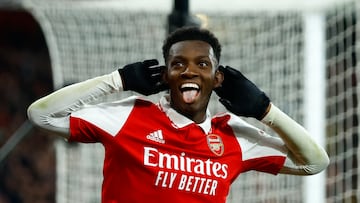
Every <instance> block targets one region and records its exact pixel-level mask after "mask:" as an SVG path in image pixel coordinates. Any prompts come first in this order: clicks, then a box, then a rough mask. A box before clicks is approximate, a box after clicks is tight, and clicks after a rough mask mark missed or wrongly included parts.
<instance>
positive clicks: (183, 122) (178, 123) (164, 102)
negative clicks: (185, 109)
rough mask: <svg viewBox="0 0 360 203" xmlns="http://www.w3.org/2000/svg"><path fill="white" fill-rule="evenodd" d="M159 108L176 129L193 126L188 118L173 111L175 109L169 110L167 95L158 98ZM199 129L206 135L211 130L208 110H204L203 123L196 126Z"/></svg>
mask: <svg viewBox="0 0 360 203" xmlns="http://www.w3.org/2000/svg"><path fill="white" fill-rule="evenodd" d="M159 105H160V108H161V109H162V111H163V112H165V114H166V115H167V116H168V117H169V119H170V120H171V121H172V123H173V124H174V127H176V128H182V127H185V126H187V125H190V124H193V123H194V121H192V120H190V119H189V118H187V117H185V116H183V115H182V114H180V113H178V112H177V111H175V109H173V108H171V106H170V102H169V95H165V96H163V97H161V98H160V102H159ZM196 125H198V126H200V127H201V129H202V130H203V131H204V132H205V133H206V134H208V133H209V132H210V130H211V115H210V111H209V109H207V110H206V119H205V121H204V122H202V123H200V124H196Z"/></svg>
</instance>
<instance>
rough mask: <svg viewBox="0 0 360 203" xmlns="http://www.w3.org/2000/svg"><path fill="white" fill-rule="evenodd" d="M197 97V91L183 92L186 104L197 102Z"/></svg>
mask: <svg viewBox="0 0 360 203" xmlns="http://www.w3.org/2000/svg"><path fill="white" fill-rule="evenodd" d="M196 95H197V91H196V90H188V91H184V92H183V99H184V101H185V102H186V103H192V102H194V101H195V97H196Z"/></svg>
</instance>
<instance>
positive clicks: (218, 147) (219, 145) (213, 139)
mask: <svg viewBox="0 0 360 203" xmlns="http://www.w3.org/2000/svg"><path fill="white" fill-rule="evenodd" d="M206 139H207V144H208V146H209V149H210V150H211V151H212V152H213V153H214V154H215V155H217V156H221V155H222V154H223V153H224V143H223V141H222V139H221V137H220V136H219V135H216V134H209V135H208V136H207V137H206Z"/></svg>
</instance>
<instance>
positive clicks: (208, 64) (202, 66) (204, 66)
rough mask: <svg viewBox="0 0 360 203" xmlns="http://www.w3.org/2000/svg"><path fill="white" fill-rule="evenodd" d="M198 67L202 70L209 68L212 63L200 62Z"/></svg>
mask: <svg viewBox="0 0 360 203" xmlns="http://www.w3.org/2000/svg"><path fill="white" fill-rule="evenodd" d="M198 66H199V67H200V68H207V67H209V66H210V63H209V62H208V61H201V62H199V64H198Z"/></svg>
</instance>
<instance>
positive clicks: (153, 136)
mask: <svg viewBox="0 0 360 203" xmlns="http://www.w3.org/2000/svg"><path fill="white" fill-rule="evenodd" d="M146 139H148V140H152V141H154V142H158V143H161V144H164V143H165V140H164V137H163V135H162V131H161V130H157V131H154V132H152V133H150V134H148V135H147V136H146Z"/></svg>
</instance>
